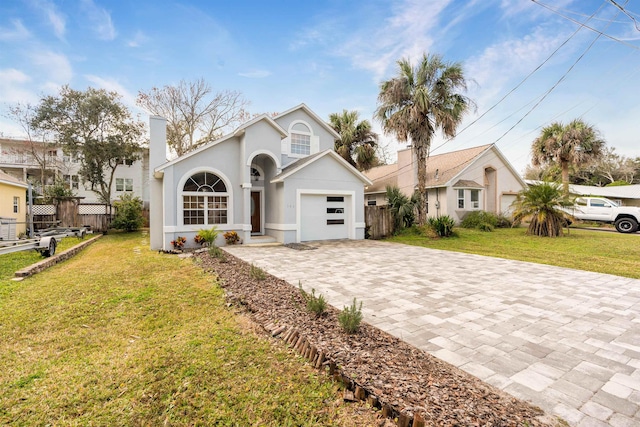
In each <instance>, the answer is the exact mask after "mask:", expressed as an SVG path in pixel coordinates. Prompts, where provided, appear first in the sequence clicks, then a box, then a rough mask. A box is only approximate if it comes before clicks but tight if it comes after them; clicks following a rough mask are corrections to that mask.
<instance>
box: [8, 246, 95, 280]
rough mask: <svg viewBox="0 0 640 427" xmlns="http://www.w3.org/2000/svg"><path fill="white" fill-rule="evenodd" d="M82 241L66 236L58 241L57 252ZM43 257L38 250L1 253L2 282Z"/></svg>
mask: <svg viewBox="0 0 640 427" xmlns="http://www.w3.org/2000/svg"><path fill="white" fill-rule="evenodd" d="M89 238H90V237H89ZM81 241H82V240H80V239H79V238H77V237H65V238H64V239H62V240H60V241H59V242H58V246H57V249H56V253H59V252H62V251H66V250H67V249H69V248H71V247H73V246H75V245H77V244H78V243H80V242H81ZM43 259H44V257H43V256H42V255H40V252H38V251H36V250H30V251H22V252H13V253H10V254H5V255H0V284H6V281H7V280H10V279H11V278H13V277H14V274H15V272H16V271H18V270H21V269H23V268H24V267H27V266H29V265H31V264H34V263H36V262H38V261H40V260H43Z"/></svg>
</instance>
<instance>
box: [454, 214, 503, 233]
mask: <svg viewBox="0 0 640 427" xmlns="http://www.w3.org/2000/svg"><path fill="white" fill-rule="evenodd" d="M487 224H488V225H490V226H491V228H492V229H493V227H496V226H497V225H498V217H497V216H496V214H494V213H491V212H486V211H473V212H469V213H468V214H467V215H466V216H465V217H464V219H463V220H462V222H460V227H462V228H478V229H479V228H480V226H484V225H487Z"/></svg>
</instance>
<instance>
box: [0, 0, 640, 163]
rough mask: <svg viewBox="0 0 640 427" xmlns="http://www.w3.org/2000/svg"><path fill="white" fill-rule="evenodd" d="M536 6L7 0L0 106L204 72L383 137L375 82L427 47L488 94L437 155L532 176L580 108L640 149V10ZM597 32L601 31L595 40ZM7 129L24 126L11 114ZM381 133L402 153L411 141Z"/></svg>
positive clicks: (483, 1) (614, 138) (260, 105)
mask: <svg viewBox="0 0 640 427" xmlns="http://www.w3.org/2000/svg"><path fill="white" fill-rule="evenodd" d="M539 3H543V4H546V5H548V6H549V7H551V8H553V9H554V10H555V11H550V10H548V9H547V8H545V7H543V6H541V5H540V4H538V3H534V2H532V1H529V0H468V1H457V0H440V1H436V0H384V1H377V0H362V1H346V0H329V1H310V2H302V1H288V0H287V1H269V2H268V1H242V0H237V1H233V2H230V1H217V0H216V1H214V0H212V1H204V0H203V1H196V0H192V1H165V0H153V1H151V0H137V1H118V0H110V1H106V0H2V1H1V2H0V110H4V109H5V107H6V105H8V104H13V103H16V102H37V100H38V99H39V97H40V96H42V95H43V94H52V93H56V92H57V90H58V89H59V88H60V86H62V85H65V84H69V85H70V86H71V87H73V88H76V89H86V88H87V87H88V86H93V87H102V88H106V89H109V90H117V91H118V92H119V93H120V94H122V96H123V100H124V102H125V103H126V104H127V105H128V106H130V108H131V110H132V111H133V112H134V113H135V114H138V113H140V114H143V112H142V111H141V110H139V109H138V108H137V107H135V103H134V100H135V96H136V94H137V92H138V91H139V90H148V89H150V88H151V87H152V86H163V85H165V84H174V83H177V82H179V81H180V80H181V79H186V80H193V79H196V78H199V77H204V78H205V79H206V80H207V81H208V82H209V83H210V84H211V85H212V86H213V87H214V88H215V89H218V90H224V89H232V90H238V91H241V92H242V93H243V94H244V96H245V98H246V99H248V100H249V101H250V102H251V105H250V107H249V109H250V112H252V113H263V112H276V111H283V110H286V109H288V108H290V107H292V106H295V105H297V104H299V103H301V102H304V103H306V104H307V105H308V106H309V107H311V108H312V109H313V110H314V111H315V112H317V113H318V114H319V115H320V116H321V117H323V118H325V119H326V118H327V117H328V115H329V114H330V113H332V112H338V111H341V110H342V109H357V110H358V111H360V114H361V118H362V119H368V120H370V121H372V122H373V124H374V128H375V129H376V130H378V131H380V125H379V124H378V123H376V122H374V121H373V120H372V117H373V112H374V110H375V108H376V102H377V95H378V89H379V84H380V82H381V81H382V80H384V79H388V78H390V77H392V76H393V75H394V74H395V73H396V61H397V60H398V59H399V58H402V57H408V58H410V59H412V60H417V58H419V57H420V56H421V55H422V53H423V52H427V53H437V54H440V55H442V56H443V57H444V58H445V60H449V61H459V62H462V64H463V67H464V69H465V71H466V74H467V76H468V77H469V78H470V79H471V80H472V82H471V83H470V85H469V91H468V95H469V96H470V97H471V98H472V99H474V100H475V102H476V103H477V111H476V112H474V113H471V114H469V115H468V116H467V118H466V120H465V123H463V125H462V126H461V128H460V129H464V130H462V131H461V132H460V134H459V135H458V137H456V138H455V139H454V140H451V141H447V142H446V143H444V142H445V141H443V140H441V139H439V140H437V141H435V142H434V143H433V146H432V147H433V148H434V151H433V152H434V154H437V153H442V152H446V151H451V150H456V149H461V148H467V147H472V146H476V145H481V144H487V143H492V142H497V144H498V147H499V148H500V149H501V151H502V152H503V153H504V154H505V155H506V156H507V158H508V159H509V160H510V161H511V162H512V163H513V165H514V166H515V167H516V169H517V170H518V171H522V170H523V169H524V167H525V166H526V165H527V164H528V163H529V149H530V146H531V142H532V141H533V139H535V137H536V136H537V134H538V133H539V131H540V128H541V127H542V126H545V125H548V124H549V123H551V122H553V121H558V120H559V121H564V122H568V121H570V120H572V119H574V118H578V117H581V118H583V119H585V120H586V121H588V122H589V123H591V124H593V125H595V126H596V127H597V128H598V129H599V130H600V131H601V132H602V134H603V136H604V137H605V139H606V140H607V142H608V144H609V145H610V146H613V147H615V148H616V150H617V152H618V153H620V154H624V155H627V156H640V136H639V135H640V103H639V102H638V101H639V95H640V24H638V23H636V22H635V21H634V19H637V20H639V21H640V5H638V3H637V2H625V0H617V1H615V2H612V1H611V0H609V1H597V0H575V1H571V0H554V1H551V0H540V2H539ZM614 3H615V4H618V5H620V6H623V8H624V12H626V13H624V12H623V11H620V9H619V8H617V7H616V6H615V4H614ZM560 14H562V15H565V16H566V17H568V18H571V19H572V20H575V21H578V22H581V23H585V22H586V24H585V25H587V26H589V27H592V28H593V30H589V29H587V28H583V29H582V30H580V31H579V32H577V34H575V35H574V36H573V37H571V36H572V34H573V33H574V32H575V31H576V30H577V29H578V28H579V25H577V24H576V23H574V22H572V21H570V20H568V19H566V18H563V17H562V16H560ZM632 18H633V19H632ZM594 30H595V31H594ZM597 31H598V32H603V33H605V35H604V36H600V38H599V39H597V40H595V39H596V37H597V36H598V33H597ZM614 39H615V40H614ZM594 40H595V42H594ZM565 42H566V43H565ZM563 43H565V44H564V45H563V46H562V47H560V46H561V45H562V44H563ZM592 43H593V46H591V47H589V46H590V44H592ZM559 47H560V49H559V50H558V52H557V53H555V54H554V55H553V56H551V58H550V59H549V60H548V61H547V62H546V63H545V64H544V65H543V66H542V67H541V68H540V69H539V70H538V71H537V72H536V73H534V74H533V75H532V76H531V77H529V79H528V80H527V81H526V82H524V83H523V84H522V85H521V86H520V87H519V88H518V89H517V90H516V91H514V92H513V93H511V94H510V95H509V96H508V97H507V98H506V99H505V100H504V101H502V102H501V103H500V104H498V105H497V106H495V108H493V109H492V110H491V111H490V112H488V113H487V114H486V115H484V116H483V117H482V118H480V119H479V120H477V121H476V122H475V123H472V122H473V121H474V120H476V119H478V118H479V117H480V116H481V115H482V114H484V113H485V112H487V110H489V109H490V108H491V107H492V106H494V105H495V104H496V103H497V102H498V101H499V100H500V99H501V98H502V97H504V96H505V95H506V94H507V93H509V92H510V91H511V90H512V89H514V88H515V87H516V85H518V83H520V82H521V81H522V80H523V79H524V78H525V77H526V76H527V75H528V74H529V73H530V72H531V71H533V70H534V69H535V68H536V67H539V66H540V65H541V64H543V62H544V61H545V60H546V59H547V58H548V57H549V56H550V55H551V54H552V52H554V51H555V50H556V49H558V48H559ZM585 52H586V53H585ZM583 54H584V56H583V57H582V59H581V60H580V61H579V62H578V63H577V64H576V65H575V66H574V68H573V69H572V70H571V71H570V72H568V74H566V73H567V71H568V70H569V68H570V67H571V66H572V64H574V62H575V61H576V60H577V59H578V58H579V57H580V56H581V55H583ZM565 74H566V77H565V78H564V80H563V81H562V82H561V83H560V84H559V85H558V86H557V88H556V89H555V90H554V91H553V92H551V93H550V94H549V95H548V96H547V97H546V98H545V99H544V100H543V101H542V102H540V104H539V105H538V106H537V107H536V108H535V109H533V110H532V111H531V112H529V110H530V109H531V108H532V107H533V106H534V104H535V103H536V102H538V101H540V99H541V97H542V96H543V95H544V93H545V92H547V91H548V90H549V89H550V88H551V87H552V86H554V84H556V82H557V81H558V80H559V79H561V78H562V77H563V75H565ZM1 113H2V111H0V114H1ZM143 118H144V120H145V121H146V117H143ZM512 127H513V129H512V130H510V129H511V128H512ZM0 132H1V133H2V134H3V135H5V136H16V137H18V136H20V130H19V128H18V127H17V126H16V125H15V124H13V123H12V122H10V121H9V120H8V119H6V118H4V117H0ZM380 132H381V131H380ZM505 133H506V134H505ZM382 141H383V142H384V143H385V144H386V145H387V147H388V148H387V151H388V152H389V154H390V155H391V156H393V155H394V153H395V151H396V150H397V148H399V147H402V146H403V145H402V146H401V145H398V144H397V143H396V142H395V141H394V140H393V138H392V137H390V136H383V137H382ZM443 143H444V144H443Z"/></svg>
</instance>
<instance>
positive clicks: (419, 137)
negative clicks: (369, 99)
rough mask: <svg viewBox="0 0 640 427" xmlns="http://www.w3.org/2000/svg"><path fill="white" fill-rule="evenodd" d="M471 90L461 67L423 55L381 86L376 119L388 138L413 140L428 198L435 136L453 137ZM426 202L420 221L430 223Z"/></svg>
mask: <svg viewBox="0 0 640 427" xmlns="http://www.w3.org/2000/svg"><path fill="white" fill-rule="evenodd" d="M466 88H467V82H466V80H465V76H464V72H463V70H462V66H461V65H460V64H459V63H448V62H444V61H443V60H442V57H440V56H439V55H426V54H424V55H423V56H422V60H421V61H420V62H419V63H418V64H417V65H416V66H415V68H414V67H413V66H412V65H411V63H410V62H409V60H408V59H401V60H400V61H398V74H397V76H396V77H394V78H392V79H390V80H387V81H385V82H382V84H381V85H380V94H379V95H378V103H379V106H378V109H377V110H376V113H375V117H376V118H377V119H378V120H380V122H381V123H382V128H383V129H384V131H385V133H388V134H389V133H391V134H395V136H396V137H397V138H398V140H399V141H402V142H406V141H410V142H411V144H412V146H413V151H414V153H415V155H416V159H417V167H418V192H419V194H420V195H421V196H423V195H424V194H425V191H426V182H427V157H428V156H429V148H430V147H431V141H432V140H433V137H434V135H435V133H436V132H437V131H438V130H440V131H441V132H442V134H443V135H444V136H445V137H448V138H453V137H454V136H455V134H456V129H457V127H458V125H460V122H461V121H462V117H463V115H464V114H465V113H466V112H467V111H468V109H469V107H470V106H471V105H473V102H472V101H471V100H470V99H469V98H468V97H466V96H464V95H462V92H463V91H465V90H466ZM425 200H426V198H424V197H422V200H421V202H420V203H419V204H418V221H419V223H420V224H421V225H424V224H425V223H426V209H425V204H424V203H425Z"/></svg>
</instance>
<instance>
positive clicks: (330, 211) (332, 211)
mask: <svg viewBox="0 0 640 427" xmlns="http://www.w3.org/2000/svg"><path fill="white" fill-rule="evenodd" d="M327 213H328V214H343V213H344V209H343V208H327Z"/></svg>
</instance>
